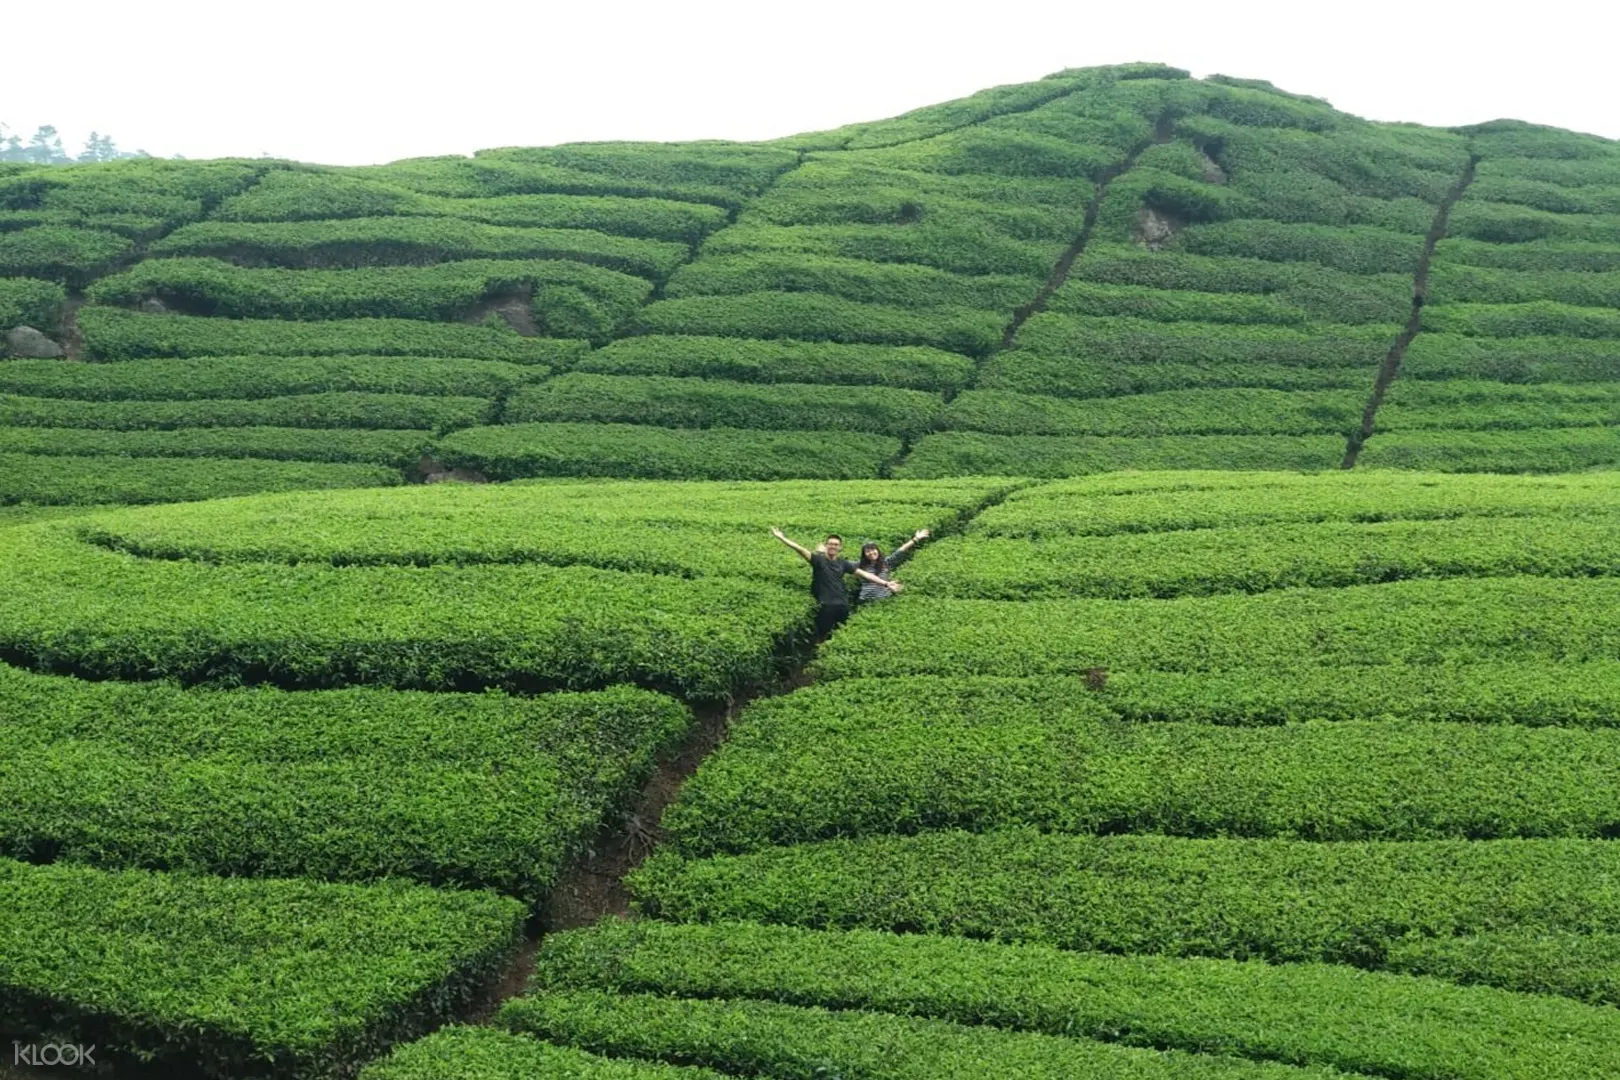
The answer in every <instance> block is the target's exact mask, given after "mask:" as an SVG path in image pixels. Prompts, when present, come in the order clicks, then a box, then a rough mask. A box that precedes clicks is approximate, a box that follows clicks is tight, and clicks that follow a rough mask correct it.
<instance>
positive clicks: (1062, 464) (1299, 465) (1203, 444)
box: [895, 431, 1344, 480]
mask: <svg viewBox="0 0 1620 1080" xmlns="http://www.w3.org/2000/svg"><path fill="white" fill-rule="evenodd" d="M1343 455H1344V439H1342V438H1341V437H1339V436H1337V435H1165V436H1159V437H1130V436H1124V437H1120V436H1112V437H1111V436H1085V435H1073V436H1061V435H984V434H980V433H978V432H969V431H948V432H942V433H940V434H936V435H926V436H924V437H923V438H922V439H920V440H918V442H917V445H916V446H915V447H913V448H912V451H911V453H910V454H909V455H907V457H906V460H905V461H904V462H903V463H902V464H900V465H899V466H898V467H897V468H896V469H895V475H896V476H903V477H907V478H910V479H914V480H926V479H933V478H937V477H942V476H1047V477H1057V476H1080V475H1083V474H1085V473H1095V472H1109V471H1112V470H1115V469H1304V470H1313V469H1331V468H1334V467H1336V466H1337V465H1338V463H1339V460H1340V458H1341V457H1342V456H1343Z"/></svg>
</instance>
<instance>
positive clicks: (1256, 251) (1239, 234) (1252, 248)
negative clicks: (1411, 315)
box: [1169, 219, 1423, 275]
mask: <svg viewBox="0 0 1620 1080" xmlns="http://www.w3.org/2000/svg"><path fill="white" fill-rule="evenodd" d="M1169 246H1170V247H1171V248H1172V249H1173V250H1175V251H1185V252H1188V253H1190V254H1193V255H1228V256H1239V257H1242V258H1250V259H1265V260H1268V261H1271V262H1303V263H1316V264H1319V265H1321V266H1326V267H1330V268H1332V269H1334V270H1343V271H1345V272H1346V273H1350V274H1408V275H1410V274H1412V273H1413V272H1414V271H1416V270H1417V263H1418V257H1419V256H1420V255H1421V254H1422V253H1423V239H1422V237H1419V236H1413V235H1411V234H1409V233H1398V232H1392V231H1390V230H1388V229H1379V228H1373V227H1370V226H1365V225H1350V226H1341V227H1338V228H1329V227H1328V226H1325V225H1310V224H1285V223H1283V222H1277V221H1265V220H1259V219H1256V220H1247V221H1218V222H1211V223H1209V224H1207V225H1189V226H1188V227H1187V228H1185V229H1183V230H1182V231H1180V232H1179V233H1177V234H1176V235H1175V236H1174V237H1173V238H1172V239H1171V240H1170V245H1169Z"/></svg>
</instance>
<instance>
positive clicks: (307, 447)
mask: <svg viewBox="0 0 1620 1080" xmlns="http://www.w3.org/2000/svg"><path fill="white" fill-rule="evenodd" d="M5 438H6V449H7V452H9V453H16V454H39V455H66V456H69V457H85V456H116V457H122V458H266V459H270V460H279V461H355V462H369V463H371V464H374V465H388V466H391V467H393V468H395V469H408V468H412V467H414V466H415V465H416V463H417V462H418V461H419V460H421V457H422V455H423V454H425V453H427V450H428V447H429V446H430V445H431V444H432V441H433V432H431V431H395V430H391V429H387V428H382V429H377V430H366V429H357V428H307V427H203V428H179V429H176V430H173V431H153V430H145V431H105V430H100V431H98V430H94V429H91V428H50V427H19V428H9V429H7V431H6V436H5ZM238 464H239V465H245V464H246V463H245V462H238ZM39 467H40V469H41V470H43V471H49V470H50V469H51V465H50V464H49V463H47V462H40V463H39ZM372 482H376V481H372ZM389 482H393V481H389ZM252 490H262V489H257V488H255V489H252ZM222 494H224V493H223V492H222ZM230 494H236V492H230ZM113 501H121V500H113ZM131 501H135V500H131ZM158 501H163V500H158Z"/></svg>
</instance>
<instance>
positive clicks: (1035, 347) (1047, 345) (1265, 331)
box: [979, 313, 1422, 397]
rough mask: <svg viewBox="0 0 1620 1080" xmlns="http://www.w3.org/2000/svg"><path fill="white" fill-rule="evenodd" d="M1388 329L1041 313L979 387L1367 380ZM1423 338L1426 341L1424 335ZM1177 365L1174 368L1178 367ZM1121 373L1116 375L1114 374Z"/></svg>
mask: <svg viewBox="0 0 1620 1080" xmlns="http://www.w3.org/2000/svg"><path fill="white" fill-rule="evenodd" d="M1392 340H1393V336H1392V334H1391V333H1390V331H1389V329H1388V328H1383V327H1376V326H1366V327H1360V326H1358V327H1350V326H1341V327H1329V328H1323V329H1316V330H1295V329H1291V328H1288V327H1282V326H1275V327H1273V326H1265V327H1261V326H1241V327H1240V326H1221V325H1216V324H1208V323H1155V322H1152V321H1151V320H1143V319H1127V318H1116V319H1081V318H1076V317H1074V316H1070V315H1060V314H1057V313H1043V314H1040V315H1036V316H1035V317H1034V318H1032V319H1030V320H1029V321H1028V322H1027V323H1025V324H1024V326H1023V328H1022V329H1021V330H1020V331H1019V332H1018V341H1017V344H1016V347H1015V348H1013V349H1011V350H1008V351H1006V352H1002V353H998V354H997V355H995V356H994V357H992V358H991V359H990V361H989V362H988V363H987V364H985V366H984V370H983V372H982V373H981V376H980V379H979V386H980V387H981V388H983V389H988V390H1013V391H1018V392H1022V393H1028V394H1057V395H1062V396H1067V397H1090V396H1093V395H1094V394H1095V393H1096V391H1095V389H1094V387H1095V386H1096V384H1097V381H1098V375H1097V373H1096V372H1097V369H1099V368H1101V369H1103V370H1105V371H1106V370H1107V369H1109V368H1113V367H1123V368H1126V369H1127V370H1126V372H1125V376H1126V377H1129V378H1136V377H1139V376H1138V375H1137V373H1136V372H1135V371H1133V370H1129V369H1131V368H1136V367H1141V368H1146V369H1148V373H1151V372H1152V371H1153V370H1154V369H1157V368H1159V367H1161V366H1163V365H1193V366H1196V367H1207V368H1211V369H1215V370H1219V369H1224V368H1228V367H1236V368H1242V367H1244V366H1248V365H1254V364H1264V365H1267V366H1268V367H1272V368H1274V367H1276V366H1279V365H1283V366H1297V367H1301V368H1320V369H1327V370H1333V369H1342V368H1352V369H1357V371H1358V374H1360V373H1362V372H1364V373H1365V374H1364V375H1361V377H1362V378H1363V380H1364V381H1365V384H1366V385H1368V386H1371V382H1370V379H1371V377H1372V375H1373V374H1374V373H1375V371H1376V369H1377V366H1378V364H1379V362H1380V361H1382V360H1383V358H1384V355H1385V353H1387V352H1388V350H1389V345H1390V342H1391V341H1392ZM1419 340H1422V338H1421V336H1420V337H1419ZM1172 370H1173V369H1172ZM1116 377H1117V376H1116Z"/></svg>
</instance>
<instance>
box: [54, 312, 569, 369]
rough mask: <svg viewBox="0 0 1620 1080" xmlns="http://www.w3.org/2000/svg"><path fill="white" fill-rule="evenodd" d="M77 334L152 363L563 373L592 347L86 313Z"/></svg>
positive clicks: (448, 332)
mask: <svg viewBox="0 0 1620 1080" xmlns="http://www.w3.org/2000/svg"><path fill="white" fill-rule="evenodd" d="M79 329H80V330H81V331H82V332H83V333H84V341H85V348H86V350H87V351H88V352H89V353H90V354H91V355H93V356H95V357H96V358H98V359H101V360H137V359H143V358H145V357H152V356H350V355H355V356H372V355H377V356H434V357H476V358H481V359H484V360H506V361H510V362H511V363H515V364H550V365H553V366H557V367H563V366H566V365H567V364H568V363H569V362H571V361H572V360H573V359H574V358H575V357H578V356H580V355H582V354H583V353H584V352H585V351H586V350H587V349H588V348H589V345H588V344H587V343H586V342H583V341H568V340H559V339H553V338H525V337H520V336H518V335H517V334H515V333H513V332H512V331H510V330H505V329H495V328H493V327H489V326H459V325H442V324H436V323H428V322H421V321H418V320H416V319H344V320H339V321H335V322H305V323H297V322H281V321H279V320H275V319H206V318H196V317H192V316H186V315H142V314H138V313H136V312H133V311H120V310H118V309H116V308H97V307H89V308H83V309H81V310H80V311H79Z"/></svg>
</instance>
